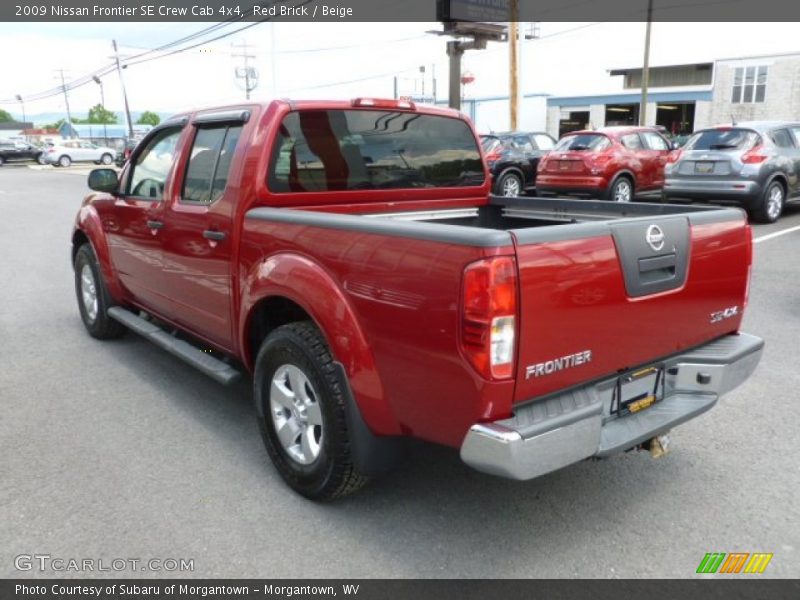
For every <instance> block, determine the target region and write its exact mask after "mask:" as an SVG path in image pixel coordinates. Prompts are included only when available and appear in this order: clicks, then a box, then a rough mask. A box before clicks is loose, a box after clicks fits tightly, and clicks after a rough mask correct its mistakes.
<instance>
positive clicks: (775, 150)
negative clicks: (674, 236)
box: [662, 121, 800, 223]
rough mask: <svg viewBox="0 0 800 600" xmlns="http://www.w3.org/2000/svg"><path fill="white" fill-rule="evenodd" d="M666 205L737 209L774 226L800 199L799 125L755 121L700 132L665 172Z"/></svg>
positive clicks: (669, 161) (677, 154)
mask: <svg viewBox="0 0 800 600" xmlns="http://www.w3.org/2000/svg"><path fill="white" fill-rule="evenodd" d="M662 196H663V199H664V200H665V201H667V202H668V201H670V200H671V199H673V198H687V199H690V200H705V201H707V202H720V203H724V204H738V205H740V206H741V207H742V208H744V209H746V210H747V212H748V213H750V216H751V218H752V219H753V220H755V221H760V222H762V223H772V222H774V221H776V220H777V219H778V217H780V216H781V213H782V212H783V206H784V204H785V203H786V202H787V201H792V200H797V199H800V123H787V122H778V121H772V122H768V121H758V122H756V121H752V122H747V123H737V124H735V125H727V126H720V127H714V128H711V129H703V130H701V131H698V132H696V133H695V134H694V135H693V136H692V137H691V138H690V139H689V141H688V142H686V145H685V146H684V147H683V148H682V150H681V152H679V153H677V152H676V153H674V155H673V156H671V157H670V158H669V159H668V161H667V165H666V167H665V170H664V191H663V192H662Z"/></svg>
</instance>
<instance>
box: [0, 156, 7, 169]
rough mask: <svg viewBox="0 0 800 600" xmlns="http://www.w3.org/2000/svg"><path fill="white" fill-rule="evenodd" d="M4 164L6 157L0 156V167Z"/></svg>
mask: <svg viewBox="0 0 800 600" xmlns="http://www.w3.org/2000/svg"><path fill="white" fill-rule="evenodd" d="M4 164H6V159H5V158H3V157H2V156H0V167H2V166H3V165H4Z"/></svg>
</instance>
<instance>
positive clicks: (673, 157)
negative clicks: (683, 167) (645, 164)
mask: <svg viewBox="0 0 800 600" xmlns="http://www.w3.org/2000/svg"><path fill="white" fill-rule="evenodd" d="M681 154H683V150H673V151H672V152H670V153H669V154H667V163H669V164H673V163H676V162H678V160H679V159H680V157H681Z"/></svg>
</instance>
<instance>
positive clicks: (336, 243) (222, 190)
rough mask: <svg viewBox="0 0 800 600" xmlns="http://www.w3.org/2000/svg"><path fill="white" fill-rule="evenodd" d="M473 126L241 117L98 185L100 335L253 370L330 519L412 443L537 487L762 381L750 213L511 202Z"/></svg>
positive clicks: (370, 104)
mask: <svg viewBox="0 0 800 600" xmlns="http://www.w3.org/2000/svg"><path fill="white" fill-rule="evenodd" d="M490 184H491V180H490V177H489V174H488V172H487V170H486V167H485V163H484V161H483V157H482V155H481V148H480V144H479V142H478V138H477V136H476V134H475V132H474V130H473V128H472V126H471V124H470V122H469V121H468V120H467V119H466V118H465V117H463V116H462V115H461V114H459V113H457V112H454V111H450V110H445V109H436V108H429V107H424V108H423V107H418V106H415V105H414V104H412V103H408V102H402V101H393V100H377V99H357V100H354V101H352V102H293V101H288V100H280V101H274V102H270V103H268V104H246V105H241V106H232V107H225V108H218V109H212V110H203V111H197V112H191V113H186V114H183V115H180V116H177V117H175V118H172V119H170V120H169V121H167V122H165V123H163V124H161V125H159V126H158V127H156V128H155V129H153V130H152V131H151V132H150V133H149V134H148V136H147V137H146V138H145V139H144V140H143V141H142V142H141V143H140V144H138V146H137V147H136V150H135V151H134V153H133V155H132V156H131V159H130V160H129V161H128V162H127V164H126V165H125V167H124V168H123V169H122V171H121V173H120V174H119V175H118V174H117V172H115V171H114V170H111V169H96V170H94V171H93V172H92V173H91V174H90V175H89V187H90V188H91V189H92V190H94V192H93V193H91V194H89V196H88V197H87V198H86V199H85V200H84V201H83V204H82V206H81V208H80V211H79V213H78V216H77V220H76V223H75V229H74V232H73V235H72V262H73V265H74V269H75V284H76V291H77V299H78V307H79V309H80V314H81V317H82V319H83V323H84V325H85V326H86V329H87V330H88V331H89V333H90V334H91V335H92V336H94V337H96V338H100V339H106V338H114V337H117V336H119V335H121V334H122V333H123V332H124V331H125V330H127V329H131V330H133V331H135V332H136V333H138V334H140V335H142V336H144V337H145V338H147V339H149V340H151V341H153V342H154V343H156V344H158V345H159V346H161V347H162V348H164V349H165V350H167V351H169V352H171V353H173V354H175V355H177V356H178V357H179V358H181V359H183V360H184V361H186V362H188V363H189V364H191V365H193V366H195V367H196V368H198V369H200V370H201V371H203V372H204V373H206V374H208V375H210V376H211V377H213V378H214V379H216V380H217V381H218V382H221V383H223V384H225V383H230V382H232V381H234V380H235V379H236V378H237V377H239V376H240V374H241V373H242V372H243V371H247V372H249V373H251V374H252V378H253V395H254V400H255V405H256V409H257V414H258V421H259V424H260V427H261V431H262V434H263V437H264V442H265V445H266V448H267V451H268V452H269V455H270V457H271V459H272V461H273V462H274V464H275V466H276V468H277V470H278V471H279V472H280V474H281V476H282V477H283V478H284V479H285V480H286V482H287V483H288V484H289V485H290V486H291V487H292V488H294V489H295V490H296V491H298V492H299V493H301V494H303V495H305V496H307V497H310V498H316V499H329V498H334V497H337V496H341V495H344V494H346V493H349V492H352V491H354V490H356V489H358V488H359V487H360V486H361V485H362V484H363V483H364V482H365V481H366V480H367V478H368V477H369V476H371V475H373V474H376V473H379V472H381V471H382V470H385V469H387V468H388V467H389V466H391V464H392V463H393V461H394V460H395V459H396V457H397V456H398V454H399V453H400V451H401V450H402V441H403V440H404V439H406V438H408V437H415V438H421V439H424V440H429V441H432V442H437V443H440V444H446V445H448V446H452V447H454V448H459V449H460V453H461V458H462V459H463V461H464V462H465V463H467V464H468V465H470V466H472V467H474V468H476V469H478V470H481V471H484V472H487V473H492V474H496V475H501V476H506V477H511V478H515V479H529V478H533V477H537V476H539V475H542V474H544V473H547V472H550V471H553V470H555V469H559V468H561V467H564V466H566V465H569V464H571V463H575V462H576V461H580V460H582V459H585V458H589V457H605V456H609V455H612V454H614V453H617V452H621V451H625V450H629V449H632V448H641V447H648V444H650V443H651V441H652V440H656V439H658V438H659V436H661V435H662V434H664V433H665V432H667V431H668V430H669V429H670V428H672V427H674V426H675V425H677V424H679V423H682V422H684V421H686V420H688V419H691V418H693V417H695V416H697V415H699V414H701V413H703V412H704V411H706V410H708V409H709V408H711V407H712V406H713V405H714V404H715V403H716V401H717V399H718V398H719V396H720V395H722V394H724V393H725V392H727V391H728V390H730V389H732V388H734V387H735V386H737V385H738V384H740V383H741V382H742V381H744V380H745V379H746V378H747V377H748V376H749V375H750V373H751V372H752V371H753V369H754V368H755V367H756V364H757V363H758V361H759V359H760V356H761V352H762V347H763V342H762V341H761V340H760V339H758V338H755V337H753V336H750V335H747V334H744V333H739V331H738V330H739V327H740V324H741V320H742V311H743V310H744V307H745V304H746V302H747V291H748V284H749V277H750V264H751V237H750V236H751V234H750V229H749V227H748V225H747V220H746V218H745V215H744V213H743V212H742V211H740V210H739V209H735V208H707V207H697V206H689V207H686V206H672V205H668V204H663V205H662V204H658V205H645V204H624V205H621V204H618V203H611V202H600V201H596V202H586V201H580V200H559V199H538V198H524V199H523V198H499V197H493V196H490V194H489V188H490Z"/></svg>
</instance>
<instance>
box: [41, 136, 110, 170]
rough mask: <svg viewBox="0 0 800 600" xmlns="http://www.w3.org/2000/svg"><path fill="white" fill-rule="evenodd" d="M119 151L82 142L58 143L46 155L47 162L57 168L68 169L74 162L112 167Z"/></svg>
mask: <svg viewBox="0 0 800 600" xmlns="http://www.w3.org/2000/svg"><path fill="white" fill-rule="evenodd" d="M116 154H117V151H116V150H114V149H113V148H109V147H107V146H98V145H97V144H92V143H91V142H83V141H81V140H66V141H63V142H57V143H55V144H53V145H52V146H50V147H48V148H47V151H46V152H45V153H44V160H45V162H47V163H49V164H51V165H54V166H56V167H68V166H70V165H71V164H72V163H74V162H93V163H95V164H98V165H100V164H103V165H110V164H112V163H113V162H114V157H115V156H116Z"/></svg>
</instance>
